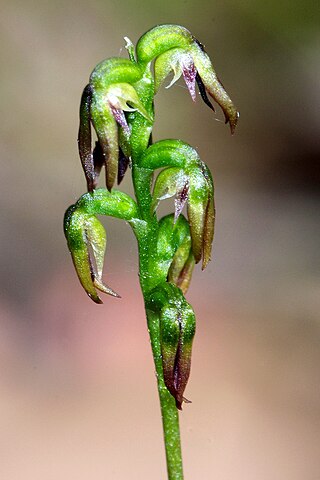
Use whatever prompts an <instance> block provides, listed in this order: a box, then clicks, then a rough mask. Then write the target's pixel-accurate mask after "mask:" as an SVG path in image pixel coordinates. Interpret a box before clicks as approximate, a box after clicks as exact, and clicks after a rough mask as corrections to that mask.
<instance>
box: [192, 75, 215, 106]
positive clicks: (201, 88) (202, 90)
mask: <svg viewBox="0 0 320 480" xmlns="http://www.w3.org/2000/svg"><path fill="white" fill-rule="evenodd" d="M196 82H197V85H198V88H199V93H200V95H201V98H202V100H203V101H204V103H205V104H206V105H208V107H209V108H211V110H213V111H214V112H215V109H214V106H213V105H212V103H211V102H210V100H209V98H208V96H207V92H206V88H205V86H204V85H203V82H202V80H201V77H200V75H199V74H198V73H197V75H196Z"/></svg>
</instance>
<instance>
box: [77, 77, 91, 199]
mask: <svg viewBox="0 0 320 480" xmlns="http://www.w3.org/2000/svg"><path fill="white" fill-rule="evenodd" d="M91 102H92V87H91V85H90V84H89V85H87V86H86V87H85V88H84V90H83V93H82V97H81V103H80V125H79V133H78V148H79V155H80V159H81V163H82V168H83V170H84V174H85V177H86V180H87V187H88V190H89V191H92V190H93V189H94V188H95V173H94V164H93V158H92V149H91V124H90V121H91V119H90V106H91Z"/></svg>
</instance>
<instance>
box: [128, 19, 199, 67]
mask: <svg viewBox="0 0 320 480" xmlns="http://www.w3.org/2000/svg"><path fill="white" fill-rule="evenodd" d="M192 41H193V36H192V35H191V33H190V32H189V30H187V29H186V28H184V27H181V26H180V25H170V24H167V25H158V26H157V27H154V28H151V29H150V30H148V31H147V32H146V33H145V34H144V35H142V36H141V37H140V39H139V40H138V43H137V47H136V51H137V59H138V62H139V63H141V64H147V63H149V62H151V61H152V60H154V59H155V58H156V57H158V56H159V55H161V54H162V53H164V52H166V51H167V50H170V49H171V48H176V47H180V48H186V47H188V46H190V45H191V44H192Z"/></svg>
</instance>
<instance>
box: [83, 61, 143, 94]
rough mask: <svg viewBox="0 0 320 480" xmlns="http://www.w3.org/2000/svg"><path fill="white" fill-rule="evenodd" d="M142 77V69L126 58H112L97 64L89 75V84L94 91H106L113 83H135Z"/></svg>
mask: <svg viewBox="0 0 320 480" xmlns="http://www.w3.org/2000/svg"><path fill="white" fill-rule="evenodd" d="M142 75H143V69H141V67H140V66H139V65H138V64H137V63H133V62H132V61H130V60H128V59H127V58H120V57H112V58H108V59H106V60H103V61H102V62H100V63H98V65H97V66H96V67H95V69H94V70H93V72H92V73H91V75H90V84H91V85H92V86H93V87H94V88H95V89H102V90H104V89H106V88H107V87H108V86H109V85H112V84H113V83H130V84H133V83H136V82H138V81H139V80H140V79H141V78H142Z"/></svg>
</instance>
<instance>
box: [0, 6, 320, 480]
mask: <svg viewBox="0 0 320 480" xmlns="http://www.w3.org/2000/svg"><path fill="white" fill-rule="evenodd" d="M158 23H179V24H182V25H184V26H186V27H187V28H189V29H190V30H191V32H192V33H193V34H194V35H195V36H196V37H197V38H198V39H199V40H200V41H201V42H202V43H204V44H205V46H206V49H207V51H208V53H209V54H210V56H211V58H212V59H213V63H214V66H215V68H216V70H217V72H218V75H219V77H220V78H221V80H222V82H223V83H224V85H225V87H226V89H227V91H228V92H229V94H230V96H231V97H232V99H233V100H234V102H235V104H236V105H237V107H238V109H239V110H240V114H241V115H240V122H239V127H238V129H237V131H236V135H235V136H234V137H231V135H230V132H229V129H228V127H227V126H225V125H224V123H223V117H222V115H221V112H220V111H217V113H216V115H213V114H212V112H211V111H210V110H209V109H208V108H207V107H206V106H205V105H204V104H203V103H202V102H201V101H198V102H197V103H196V104H193V102H192V101H191V99H190V97H189V95H188V93H187V91H186V88H185V86H184V84H183V81H180V82H178V84H177V85H175V86H174V87H173V88H171V89H170V90H165V89H162V91H161V92H160V93H159V95H158V96H157V98H156V115H157V116H156V126H155V130H154V139H155V140H159V139H163V138H170V137H171V138H172V137H173V138H181V139H183V140H185V141H187V142H189V143H191V144H192V145H193V146H195V147H196V148H197V149H198V152H199V154H200V156H201V158H202V159H203V160H204V161H205V162H206V163H207V164H208V165H209V166H210V168H211V169H212V172H213V175H214V179H215V186H216V206H217V227H216V238H215V242H214V254H213V261H212V262H211V264H210V265H209V267H208V268H207V270H206V271H205V272H201V271H200V269H199V268H198V269H197V270H196V272H195V274H194V278H193V282H192V285H191V288H190V291H189V293H188V299H189V301H190V302H191V304H192V305H193V307H194V309H195V311H196V314H197V335H196V339H195V342H194V353H193V365H192V374H191V378H190V382H189V385H188V387H187V391H186V396H187V398H190V399H191V400H192V402H193V403H192V404H190V405H186V406H185V408H184V410H183V412H182V413H181V415H180V418H181V428H182V443H183V454H184V463H185V478H186V480H188V479H190V480H191V479H201V480H210V479H214V478H216V479H219V480H235V479H237V480H240V479H245V480H257V479H259V480H270V479H272V480H283V479H290V480H316V479H319V478H320V402H319V393H320V392H319V380H320V378H319V361H320V349H319V340H320V319H319V308H320V295H319V284H320V281H319V233H320V231H319V230H320V227H319V206H320V197H319V150H320V136H319V126H320V117H319V100H320V88H319V74H320V68H319V66H320V63H319V51H320V35H319V9H318V5H317V2H315V1H312V0H306V1H304V2H301V1H299V2H298V0H291V1H290V2H289V1H288V0H284V1H283V2H279V1H274V0H272V1H270V2H264V1H262V0H255V1H253V0H242V1H241V2H236V1H232V0H224V1H221V0H220V1H209V0H199V1H197V2H196V1H192V0H184V1H180V0H177V1H175V2H173V1H168V0H161V1H159V2H154V1H149V2H146V1H144V0H143V1H140V2H138V3H136V2H129V1H128V0H124V1H117V2H116V1H111V0H104V1H102V0H91V2H84V1H83V0H80V1H78V2H76V3H75V2H71V1H65V0H64V1H61V0H56V1H55V2H48V1H47V0H45V1H40V0H34V1H32V0H24V1H22V0H11V1H10V2H9V1H2V2H1V17H0V24H1V33H0V38H1V41H0V55H1V71H2V74H1V91H0V96H1V110H2V121H1V125H0V132H1V143H0V158H1V160H0V161H1V172H2V175H1V188H0V201H1V216H2V219H1V230H0V237H1V254H0V261H1V292H0V362H1V370H0V371H1V373H0V424H1V429H0V478H1V479H3V480H20V479H22V478H23V479H25V480H28V479H32V480H40V479H41V480H56V479H57V478H59V479H62V480H63V479H77V480H87V479H89V478H90V479H91V478H94V479H95V480H105V479H115V480H123V479H126V478H130V479H132V480H138V479H139V480H141V479H149V478H152V479H154V480H160V479H164V478H165V477H166V476H165V460H164V452H163V445H162V430H161V420H160V414H159V406H158V398H157V392H156V386H155V378H154V369H153V364H152V357H151V352H150V346H149V343H148V335H147V329H146V325H145V319H144V311H143V304H142V300H141V295H140V291H139V283H138V276H137V269H138V265H137V249H136V244H135V240H134V237H133V235H132V232H131V230H130V229H129V228H128V226H127V225H125V224H124V223H123V224H122V223H121V222H119V221H115V220H110V219H107V220H106V222H105V225H106V227H107V232H108V239H109V240H108V242H109V243H108V248H107V256H106V266H105V280H106V283H107V284H109V285H110V286H111V287H112V288H114V289H115V290H116V291H118V292H119V293H120V294H121V295H122V299H121V300H118V299H113V298H110V297H105V298H104V305H102V306H97V305H95V304H93V303H92V302H91V301H90V300H89V298H88V297H87V296H86V294H85V293H84V292H83V291H82V289H81V287H80V285H79V282H78V279H77V278H76V275H75V272H74V270H73V266H72V263H71V259H70V256H69V253H68V251H67V247H66V242H65V239H64V237H63V232H62V218H63V214H64V211H65V209H66V208H67V207H68V206H69V205H70V204H71V203H74V202H75V201H76V199H77V198H78V197H79V196H80V195H81V194H82V193H84V191H85V182H84V178H83V174H82V169H81V166H80V162H79V159H78V154H77V143H76V137H77V129H78V106H79V100H80V95H81V92H82V89H83V86H84V85H85V84H86V82H87V79H88V76H89V74H90V72H91V70H92V69H93V68H94V66H95V65H96V64H97V63H98V62H99V61H101V60H102V59H104V58H106V57H109V56H114V55H123V56H125V55H126V51H125V49H124V40H123V37H124V36H128V37H129V38H130V39H131V40H132V41H133V42H134V43H135V42H136V41H137V40H138V38H139V36H140V35H141V34H142V33H144V31H146V30H147V29H149V28H151V27H152V26H154V25H156V24H158ZM217 110H219V109H217ZM123 189H124V190H125V191H127V192H130V191H131V187H130V175H128V176H127V177H126V179H125V181H124V185H123ZM169 207H170V208H171V207H172V204H171V205H169Z"/></svg>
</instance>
